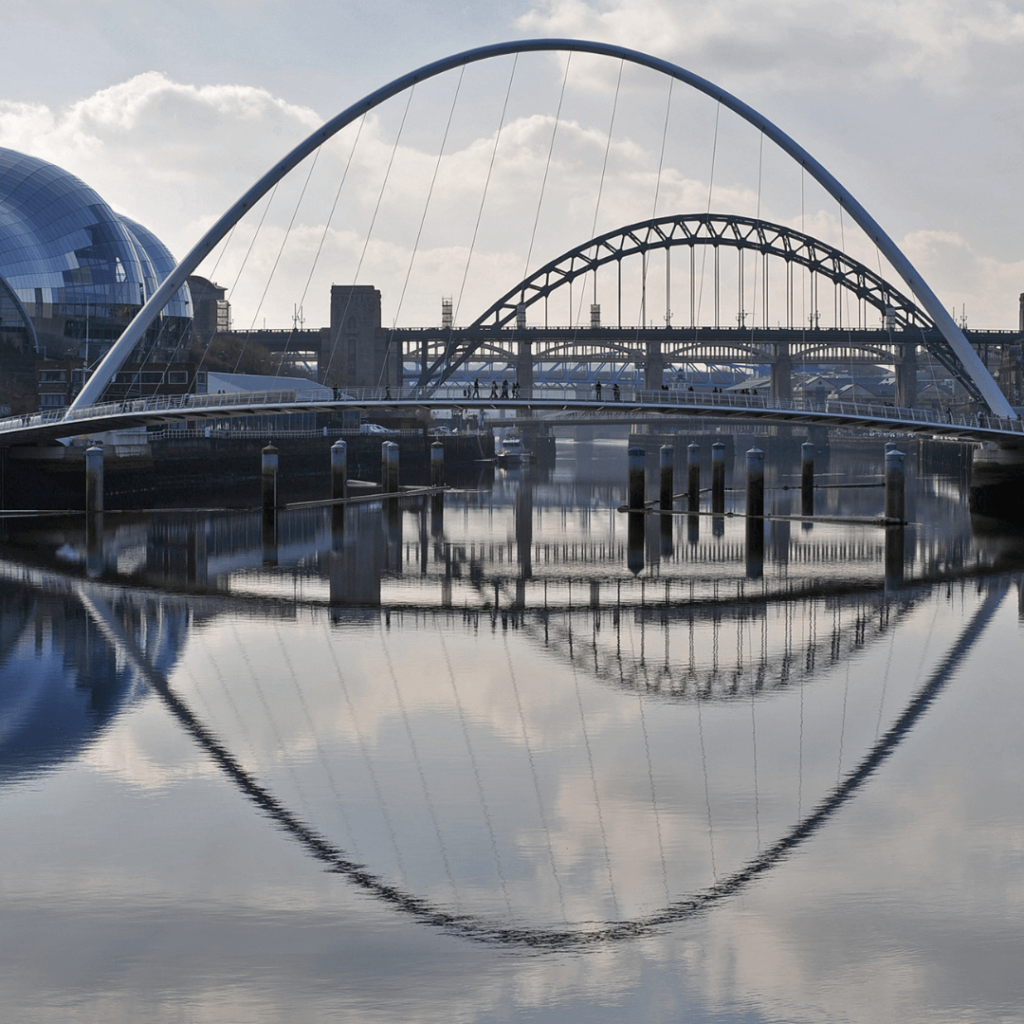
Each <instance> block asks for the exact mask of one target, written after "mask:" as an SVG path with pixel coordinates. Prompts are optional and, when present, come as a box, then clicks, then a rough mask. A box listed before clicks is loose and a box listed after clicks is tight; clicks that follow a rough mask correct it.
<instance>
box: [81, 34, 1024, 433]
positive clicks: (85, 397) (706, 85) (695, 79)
mask: <svg viewBox="0 0 1024 1024" xmlns="http://www.w3.org/2000/svg"><path fill="white" fill-rule="evenodd" d="M542 51H548V52H551V51H555V52H568V53H573V52H578V53H590V54H596V55H600V56H605V57H612V58H615V59H618V60H621V61H629V62H630V63H633V64H637V65H640V66H642V67H647V68H650V69H651V70H653V71H657V72H660V73H661V74H664V75H666V76H668V77H669V78H671V79H674V80H676V81H679V82H683V83H684V84H686V85H688V86H690V87H691V88H693V89H696V90H697V91H699V92H702V93H704V94H705V95H707V96H709V97H711V98H712V99H713V100H715V101H717V102H718V103H720V104H722V105H723V106H725V107H727V108H728V109H729V110H732V111H733V112H735V113H736V114H738V115H739V116H740V117H742V118H743V119H744V120H746V121H747V122H749V123H750V124H752V125H753V126H754V127H755V128H757V129H759V130H760V131H761V132H762V133H763V134H764V135H766V136H767V137H768V138H769V139H771V140H772V141H773V142H774V143H775V144H776V145H777V146H778V147H779V148H780V149H781V150H782V151H783V152H784V153H786V154H787V155H788V156H789V157H791V158H792V159H793V160H795V161H796V162H797V163H798V164H800V166H801V167H802V168H803V169H804V170H805V171H806V172H807V173H808V174H810V175H811V177H813V178H814V179H815V180H816V181H817V182H818V183H819V184H820V185H821V186H822V187H823V188H824V189H825V190H826V191H827V192H828V193H829V195H831V196H832V197H833V198H834V199H835V200H836V201H837V202H838V203H839V204H840V207H841V208H842V209H843V210H845V211H846V212H847V213H848V214H849V215H850V217H851V219H852V220H853V221H854V222H855V223H856V224H857V225H858V226H859V227H860V228H861V229H862V230H863V231H864V232H865V233H866V234H867V236H868V237H869V238H870V239H871V241H872V242H874V244H875V245H876V246H877V247H878V250H879V252H881V253H882V255H884V256H885V258H886V259H887V260H888V261H889V263H890V264H891V265H892V266H893V267H894V268H895V269H896V271H897V273H898V274H899V275H900V277H902V278H903V280H904V282H906V284H907V286H908V288H909V289H910V292H911V293H912V294H913V295H915V296H916V298H917V301H918V302H919V303H920V305H921V306H922V307H923V308H924V310H925V311H926V312H927V313H928V315H929V316H930V317H931V318H932V320H933V322H934V323H935V325H936V327H937V328H938V329H939V331H940V332H941V334H942V336H943V337H944V338H945V339H946V341H947V342H948V344H949V347H950V349H951V350H952V351H953V352H954V353H955V354H956V356H957V358H958V359H959V360H960V362H961V364H962V365H963V368H964V372H965V374H966V375H967V376H969V377H970V378H971V380H972V381H973V382H974V384H975V385H976V386H977V389H978V392H979V393H980V395H981V397H982V398H983V400H984V401H985V403H986V404H987V405H988V407H989V409H990V410H991V411H992V412H993V414H995V415H998V416H1003V417H1007V418H1009V417H1012V416H1014V412H1013V409H1012V407H1011V406H1010V403H1009V402H1008V401H1007V399H1006V397H1005V396H1004V395H1003V393H1002V392H1001V391H1000V390H999V386H998V385H997V384H996V382H995V380H994V379H993V377H992V375H991V374H990V373H989V372H988V369H987V368H986V367H985V365H984V363H983V362H982V360H981V358H980V357H979V356H978V354H977V353H976V352H975V351H974V349H973V348H971V346H970V344H969V343H968V341H967V339H966V338H965V337H964V334H963V331H961V330H960V328H959V327H958V326H957V325H956V323H955V322H954V321H953V318H952V317H951V316H950V315H949V313H948V312H947V310H946V309H945V308H944V306H943V305H942V303H941V302H940V301H939V299H938V297H937V296H936V295H935V293H934V292H933V291H932V290H931V288H929V286H928V285H927V283H926V282H925V281H924V279H923V278H922V277H921V275H920V274H919V273H918V272H917V270H916V269H915V268H914V266H913V265H912V264H911V262H910V261H909V260H908V259H907V257H906V256H905V255H904V254H903V252H902V251H901V250H900V248H899V247H898V246H897V245H896V243H895V242H894V241H893V240H892V239H891V238H890V237H889V235H888V234H887V233H886V232H885V231H884V230H883V229H882V227H881V225H879V224H878V222H877V221H876V220H875V219H874V218H873V217H872V216H871V215H870V214H869V213H868V211H867V210H866V209H865V208H864V207H863V206H862V205H861V204H860V203H859V202H858V201H857V200H856V199H855V198H854V197H853V195H851V193H850V192H849V191H848V190H847V189H846V188H845V187H844V186H843V185H842V184H841V183H840V182H839V181H838V180H837V179H836V178H835V177H834V176H833V175H832V174H831V173H830V172H829V171H828V170H826V169H825V167H824V166H823V165H822V164H821V163H819V162H818V161H817V160H816V159H815V158H814V157H813V156H811V154H810V153H808V152H807V150H805V149H804V148H803V147H802V146H801V145H799V144H798V143H797V142H796V141H795V140H794V139H792V138H790V136H789V135H787V134H786V133H785V132H784V131H782V129H780V128H779V127H778V126H777V125H775V124H774V123H772V122H771V121H770V120H768V118H766V117H764V116H763V115H762V114H760V113H758V112H757V111H756V110H754V109H753V108H752V107H750V106H748V105H747V104H746V103H744V102H743V101H742V100H740V99H738V98H737V97H735V96H733V95H732V94H731V93H729V92H726V91H725V90H724V89H720V88H719V87H718V86H717V85H715V84H714V83H712V82H709V81H708V80H707V79H704V78H701V77H700V76H699V75H695V74H694V73H693V72H691V71H687V70H686V69H685V68H682V67H680V66H679V65H677V64H673V63H671V62H669V61H666V60H661V59H660V58H657V57H652V56H650V55H649V54H646V53H642V52H640V51H638V50H630V49H627V48H625V47H622V46H615V45H613V44H610V43H600V42H589V41H584V40H578V39H523V40H515V41H513V42H506V43H495V44H492V45H489V46H482V47H479V48H477V49H473V50H467V51H465V52H463V53H458V54H455V55H453V56H450V57H446V58H443V59H442V60H438V61H435V62H433V63H432V64H427V65H425V66H423V67H421V68H418V69H417V70H415V71H411V72H409V73H408V74H405V75H402V76H401V77H399V78H396V79H395V80H394V81H392V82H390V83H388V84H387V85H385V86H382V87H381V88H380V89H377V90H376V91H375V92H372V93H370V94H369V95H367V96H365V97H364V98H363V99H361V100H359V101H358V102H356V103H354V104H353V105H352V106H350V107H349V108H348V109H346V110H344V111H342V112H341V113H340V114H338V115H337V116H336V117H334V118H332V119H331V120H330V121H328V122H327V123H326V124H324V125H323V126H322V127H320V128H318V129H317V130H316V131H315V132H313V134H312V135H310V136H309V137H308V138H307V139H306V140H305V141H303V142H301V143H300V144H299V145H298V146H296V147H295V149H293V150H292V151H291V152H290V153H289V154H288V155H287V156H285V157H284V159H283V160H281V161H280V162H279V163H278V164H277V165H275V166H274V167H273V168H271V170H270V171H268V172H267V173H266V174H265V175H264V176H263V177H262V178H261V179H260V180H259V181H257V182H256V183H255V184H254V185H253V186H252V187H251V188H250V189H249V190H248V191H247V192H246V193H245V194H244V195H243V196H242V197H241V198H240V199H239V200H238V201H237V202H236V203H235V204H234V205H233V206H232V207H231V208H230V209H229V210H227V212H226V213H224V215H223V216H222V217H221V218H220V219H219V220H218V221H217V222H216V223H215V224H214V225H213V226H212V227H211V228H210V229H209V231H207V232H206V234H205V235H203V237H202V238H201V239H200V240H199V241H198V242H197V243H196V245H195V246H194V247H193V248H192V249H191V250H190V251H189V252H188V253H187V254H186V256H185V257H184V258H183V259H182V260H181V262H180V263H179V264H178V265H177V266H176V267H175V268H174V270H172V271H171V273H170V274H169V275H168V276H167V278H166V279H165V280H164V281H163V283H162V284H161V285H160V287H159V288H157V290H156V291H155V292H154V294H153V296H152V297H151V298H150V299H149V301H148V302H147V303H146V304H145V305H144V306H143V307H142V309H141V310H140V311H139V313H138V314H137V316H136V317H135V319H134V320H132V322H131V323H130V324H129V325H128V327H127V328H126V330H125V331H124V333H123V334H122V335H121V337H120V338H119V339H118V340H117V341H116V342H115V343H114V345H113V347H112V348H111V350H110V352H109V353H108V354H107V355H106V357H105V358H104V359H103V361H102V362H101V363H100V365H99V366H98V367H97V368H96V370H95V371H94V372H93V374H92V375H91V377H90V378H89V380H88V381H87V382H86V384H85V386H84V387H83V388H82V391H81V392H80V393H79V395H78V397H77V398H76V399H75V400H74V402H72V404H71V406H70V407H69V409H68V414H67V415H68V417H69V419H73V418H74V417H75V415H76V414H77V413H79V412H80V411H81V410H82V409H84V408H85V407H86V406H89V405H92V404H93V403H95V402H97V401H99V399H100V398H101V396H102V394H103V392H104V390H105V388H106V386H107V384H108V383H109V382H110V381H111V379H112V378H113V376H114V374H115V373H116V372H117V370H118V368H119V367H120V365H121V364H122V363H123V362H124V360H125V359H126V358H127V357H128V355H129V353H131V351H132V350H133V349H134V348H135V346H136V345H137V344H138V342H139V341H140V340H141V339H142V337H143V335H144V334H145V332H146V330H147V329H148V328H149V326H150V324H151V323H152V322H153V320H154V319H155V318H156V317H157V315H158V314H159V313H160V311H161V310H162V309H163V308H164V306H165V305H166V304H167V302H168V301H169V300H170V298H171V296H173V295H174V294H176V293H177V291H178V289H179V288H180V287H181V286H182V284H183V283H184V282H185V279H186V278H187V277H188V276H189V275H190V274H192V273H193V272H194V271H195V270H196V269H197V268H198V267H199V264H200V263H202V261H203V260H204V259H205V258H206V257H207V256H208V255H209V254H210V253H211V252H212V251H213V249H214V248H215V247H216V246H217V244H218V243H219V242H220V241H221V239H223V238H224V237H225V236H226V235H227V234H228V232H229V231H230V230H231V229H232V228H233V227H234V225H235V224H236V223H237V222H238V221H239V219H241V217H243V216H244V215H245V214H246V213H247V212H249V211H250V210H251V209H252V207H253V205H254V204H255V203H256V202H258V201H259V200H260V199H261V198H262V197H263V196H264V195H266V194H267V193H268V192H269V191H270V190H271V189H272V188H273V187H274V186H275V185H276V184H277V183H278V182H279V181H280V180H281V179H282V178H283V177H285V175H287V174H288V173H290V172H291V171H292V170H294V169H295V167H296V166H298V164H299V163H301V161H302V160H304V159H305V158H306V157H307V156H309V155H310V154H311V153H313V152H314V151H315V150H317V149H318V148H319V147H320V146H321V145H322V144H323V143H324V142H326V141H327V140H328V139H330V138H332V137H333V136H334V135H336V134H337V133H338V132H339V131H341V130H342V129H343V128H345V127H346V126H347V125H349V124H351V123H352V122H353V121H355V120H357V119H358V118H359V117H361V116H362V115H364V114H366V113H367V112H368V111H370V110H373V109H374V108H375V107H377V106H379V105H380V104H381V103H383V102H384V101H385V100H388V99H390V98H391V97H393V96H396V95H398V94H400V93H402V92H404V91H405V90H407V89H409V88H411V87H413V86H414V85H416V84H417V83H418V82H421V81H425V80H427V79H430V78H433V77H435V76H436V75H439V74H442V73H444V72H446V71H450V70H453V69H455V68H461V67H465V66H467V65H469V64H473V63H476V62H479V61H484V60H489V59H491V58H492V57H499V56H503V55H508V54H519V53H528V52H542ZM65 433H66V431H65Z"/></svg>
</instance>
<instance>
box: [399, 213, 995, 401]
mask: <svg viewBox="0 0 1024 1024" xmlns="http://www.w3.org/2000/svg"><path fill="white" fill-rule="evenodd" d="M699 246H709V247H711V248H712V249H713V250H714V251H715V259H714V261H713V264H714V265H713V275H714V285H713V293H714V294H713V296H709V301H708V303H707V305H709V306H713V309H714V331H713V332H709V331H708V330H707V329H706V328H703V329H702V328H701V326H700V325H699V324H698V323H697V319H696V318H697V312H696V311H697V307H698V303H697V300H696V289H697V278H696V259H695V254H696V250H697V248H698V247H699ZM678 247H684V248H686V249H689V255H690V260H689V268H688V274H687V273H684V276H687V277H688V279H689V281H688V283H689V292H690V295H689V310H690V325H689V327H676V328H675V329H672V328H671V327H668V326H666V328H665V329H662V328H658V329H656V330H651V329H647V330H639V331H638V330H637V328H634V327H628V326H625V325H624V324H623V322H622V262H623V260H625V259H629V258H631V257H634V256H639V257H641V258H645V257H646V256H647V255H648V254H649V253H652V252H656V251H661V250H664V251H666V254H668V252H669V251H670V250H672V249H674V248H678ZM722 248H728V249H734V250H737V251H738V252H739V253H741V254H742V252H744V251H751V252H754V253H757V254H759V255H760V256H761V257H762V262H761V274H760V278H761V280H760V289H759V295H758V296H757V298H758V301H759V303H760V305H761V307H762V308H761V310H760V313H761V321H762V323H763V324H767V323H769V315H770V312H774V311H775V307H774V306H773V307H772V309H771V310H770V309H769V297H770V295H771V294H773V292H772V290H771V289H770V288H769V265H770V260H778V261H780V262H781V263H783V264H784V265H785V279H786V285H785V290H784V294H783V307H784V308H783V310H782V315H781V316H780V317H779V320H780V323H781V322H783V321H784V322H785V323H786V329H785V330H784V331H773V330H771V329H769V328H760V329H757V330H754V329H750V330H744V329H740V330H736V329H731V330H729V331H727V332H724V333H726V334H728V335H730V336H731V337H730V338H729V340H728V342H727V343H726V342H724V340H723V338H722V337H720V336H719V334H720V332H719V324H720V308H719V299H718V295H719V276H720V272H719V265H718V250H720V249H722ZM668 258H669V257H668V255H666V259H668ZM739 258H740V259H742V256H740V257H739ZM609 266H614V267H615V268H616V269H617V271H618V326H617V327H598V328H596V329H595V328H594V326H592V327H591V329H590V330H587V329H583V330H579V329H576V330H573V329H570V330H569V331H566V330H564V329H562V330H558V331H555V332H550V331H548V330H547V329H546V326H547V324H546V322H547V303H548V300H549V298H550V297H551V295H552V294H554V293H555V292H556V291H558V290H559V289H561V288H565V287H569V288H571V287H572V285H573V283H574V282H577V281H580V280H581V279H586V277H587V276H588V275H596V274H597V272H598V270H599V269H600V268H602V267H609ZM795 267H800V268H803V269H804V270H806V271H807V272H808V274H809V276H810V308H811V309H812V310H815V309H817V307H818V298H819V296H818V286H819V283H820V282H821V281H825V282H828V283H829V284H830V285H831V286H832V289H833V303H834V313H835V317H834V320H835V323H836V324H837V329H835V330H828V331H819V330H815V329H812V330H810V331H804V332H803V337H804V341H805V343H804V344H802V345H801V350H800V352H799V354H798V353H796V352H791V351H790V350H789V348H788V346H789V345H790V342H789V341H788V340H786V341H779V340H777V336H782V337H794V328H797V327H798V325H797V324H796V321H795V316H794V289H793V277H794V275H793V269H794V268H795ZM645 268H646V264H645ZM741 272H742V271H741ZM668 273H669V270H668V268H666V276H668ZM646 282H647V273H646V269H645V271H644V290H645V292H646V290H647V284H646ZM844 292H845V293H847V295H848V296H849V297H851V298H853V300H854V301H855V303H856V306H855V309H856V312H855V313H854V314H853V316H852V317H851V318H850V319H851V320H852V322H851V323H847V324H845V325H844V324H843V309H844V304H843V302H842V298H841V297H842V293H844ZM739 296H740V304H741V306H742V301H743V300H742V290H740V292H739ZM537 304H541V305H542V306H543V307H544V311H545V312H544V316H543V320H544V322H545V330H544V332H543V337H542V338H540V337H538V338H537V340H535V341H532V342H531V343H532V344H533V345H534V346H535V347H534V348H533V349H532V351H531V353H530V357H531V358H532V360H533V361H535V362H542V361H547V362H555V361H559V360H562V359H566V358H571V357H576V358H579V357H580V355H581V350H586V349H589V350H590V351H591V352H592V354H593V357H594V358H595V360H597V361H602V360H606V359H607V360H616V359H626V360H627V361H628V360H629V359H631V358H633V357H634V355H635V352H636V350H637V345H638V343H640V342H641V341H643V342H650V341H652V340H655V341H657V340H659V339H660V344H659V346H658V347H659V348H660V352H659V356H660V357H661V358H662V359H664V360H670V361H683V362H688V361H706V360H709V356H710V357H711V358H712V359H713V358H714V357H715V353H716V352H718V353H719V354H720V356H724V357H725V359H727V360H728V361H742V360H744V359H751V360H754V361H757V362H768V361H774V360H775V359H776V358H777V357H778V355H779V354H780V349H781V350H784V351H785V356H786V357H789V358H792V357H794V356H797V355H799V358H800V359H801V360H802V361H805V362H808V361H812V360H813V361H822V362H824V361H830V360H834V359H835V358H836V352H837V351H838V350H841V349H845V350H851V349H857V350H860V351H861V352H862V353H863V355H862V358H863V356H867V357H868V358H869V359H873V360H877V361H878V362H902V361H903V358H904V352H903V347H904V345H905V344H906V343H910V344H912V345H914V346H916V345H922V346H924V347H925V348H926V349H927V350H928V351H929V352H931V353H932V355H933V356H935V358H936V359H938V360H939V361H940V362H941V363H942V364H943V366H945V367H946V369H947V370H948V371H949V372H950V373H951V374H952V375H953V376H954V377H955V378H956V379H957V380H958V381H959V382H960V383H961V384H962V385H963V386H964V387H965V388H966V389H967V390H968V392H969V393H970V394H971V395H972V396H973V397H974V398H975V399H976V400H982V396H981V393H980V391H979V389H978V386H977V384H976V383H975V381H974V379H973V378H972V377H971V375H970V374H969V373H968V372H967V371H966V369H965V368H964V364H963V362H962V360H961V359H960V358H959V356H958V355H957V354H956V352H955V351H954V350H953V348H952V346H951V345H950V344H949V342H948V341H947V340H946V338H945V337H944V336H943V335H942V333H941V332H940V331H939V330H938V329H937V327H936V324H935V321H934V320H933V319H932V318H931V317H930V316H929V315H928V314H927V313H926V312H925V311H924V310H923V309H922V308H921V307H920V306H919V305H918V304H917V303H916V302H914V300H913V299H911V298H910V297H908V296H907V295H906V294H904V293H903V292H901V291H900V290H899V289H898V288H896V287H894V286H893V285H892V284H891V283H890V282H888V281H886V280H885V279H884V278H882V277H881V276H880V275H879V274H878V273H876V272H875V271H873V270H872V269H871V268H870V267H868V266H866V265H865V264H863V263H860V262H858V261H857V260H855V259H853V258H852V257H850V256H848V255H847V254H846V253H844V252H843V251H842V250H840V249H836V248H835V247H834V246H831V245H829V244H828V243H826V242H823V241H821V240H820V239H817V238H814V237H812V236H811V235H807V234H804V233H803V232H800V231H795V230H793V229H792V228H788V227H785V226H784V225H781V224H774V223H771V222H769V221H765V220H760V219H756V218H753V217H743V216H739V215H735V214H722V213H696V214H675V215H672V216H666V217H657V218H652V219H650V220H644V221H639V222H637V223H635V224H629V225H627V226H625V227H621V228H616V229H615V230H613V231H608V232H606V233H605V234H603V235H598V236H597V237H596V238H592V239H590V240H589V241H586V242H584V243H583V244H582V245H578V246H576V247H575V248H573V249H570V250H568V251H567V252H565V253H562V255H560V256H559V257H557V258H556V259H554V260H551V261H550V262H549V263H547V264H545V265H544V266H543V267H541V268H540V269H539V270H537V271H535V272H534V273H533V274H531V275H530V276H529V277H527V278H526V279H524V280H523V281H521V282H519V283H518V284H516V285H515V286H514V287H512V288H510V289H509V290H508V291H507V292H505V294H504V295H502V296H501V298H499V299H498V300H497V301H495V302H494V303H493V304H492V305H491V306H489V307H488V309H487V310H485V311H484V312H483V313H482V314H481V315H480V316H478V317H477V318H476V319H475V320H474V321H473V322H472V323H471V324H470V325H469V326H468V327H466V328H464V329H461V330H458V329H457V330H451V331H445V332H441V333H440V337H439V339H438V342H437V343H436V344H435V345H434V346H433V352H432V355H433V361H432V362H430V363H429V365H427V361H426V360H424V365H423V369H422V372H421V375H420V380H419V384H420V385H421V386H423V385H426V384H427V383H429V382H432V381H436V382H438V383H443V382H444V381H446V380H447V379H449V378H450V377H451V375H452V374H453V373H455V372H456V371H457V370H458V369H459V368H460V367H461V366H463V365H464V364H465V363H466V362H467V361H468V360H470V359H473V358H474V357H476V358H477V359H480V358H484V359H494V358H497V359H501V358H505V359H508V358H510V356H511V357H513V358H514V355H513V353H511V352H510V342H511V343H513V344H514V342H515V339H516V337H517V336H518V338H519V339H523V338H525V337H527V335H525V334H524V330H525V329H526V324H527V323H528V322H530V320H531V318H530V310H531V307H535V306H536V305H537ZM668 304H669V297H668V296H667V295H666V308H667V307H668ZM847 308H848V307H847ZM868 308H870V309H873V310H875V311H876V312H877V314H878V319H877V322H878V323H881V324H882V325H883V328H882V330H877V329H875V330H866V326H867V317H866V315H865V311H866V309H868ZM742 315H743V313H742V310H741V311H740V320H742ZM535 319H536V318H534V320H533V322H535ZM510 326H511V327H513V328H515V327H517V326H518V327H519V328H520V329H519V330H518V331H517V335H515V336H513V337H512V338H511V339H510V338H508V337H507V335H506V337H503V338H501V339H500V340H498V339H495V337H494V332H495V331H499V330H503V329H507V328H509V327H510ZM538 333H539V332H538V331H536V330H535V331H533V334H534V335H537V334H538ZM712 333H713V334H714V336H713V337H712V336H711V335H712ZM855 335H856V337H855ZM822 336H824V338H823V337H822ZM402 340H406V338H405V336H403V339H402ZM409 340H412V341H413V344H416V339H415V332H413V333H412V335H411V338H410V339H409Z"/></svg>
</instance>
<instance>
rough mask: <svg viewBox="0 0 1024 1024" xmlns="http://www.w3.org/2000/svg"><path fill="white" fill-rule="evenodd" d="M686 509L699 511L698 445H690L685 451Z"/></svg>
mask: <svg viewBox="0 0 1024 1024" xmlns="http://www.w3.org/2000/svg"><path fill="white" fill-rule="evenodd" d="M686 509H687V511H688V512H699V511H700V445H699V444H691V445H689V446H688V447H687V449H686Z"/></svg>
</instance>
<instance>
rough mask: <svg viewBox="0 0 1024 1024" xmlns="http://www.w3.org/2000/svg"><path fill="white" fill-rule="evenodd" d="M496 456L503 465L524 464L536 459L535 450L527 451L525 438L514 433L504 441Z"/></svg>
mask: <svg viewBox="0 0 1024 1024" xmlns="http://www.w3.org/2000/svg"><path fill="white" fill-rule="evenodd" d="M496 458H497V460H498V464H499V465H501V466H523V465H526V464H527V463H530V462H533V461H534V456H533V452H530V451H527V450H526V448H525V447H523V439H522V438H521V437H517V436H516V435H514V434H512V435H509V436H508V437H506V438H505V440H504V441H502V443H501V450H500V451H499V452H498V454H497V456H496Z"/></svg>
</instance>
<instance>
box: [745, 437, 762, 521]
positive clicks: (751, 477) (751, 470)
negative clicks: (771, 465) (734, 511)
mask: <svg viewBox="0 0 1024 1024" xmlns="http://www.w3.org/2000/svg"><path fill="white" fill-rule="evenodd" d="M747 517H748V518H751V517H753V518H757V519H763V518H764V452H763V451H761V449H760V448H751V449H750V450H749V451H748V452H747Z"/></svg>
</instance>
